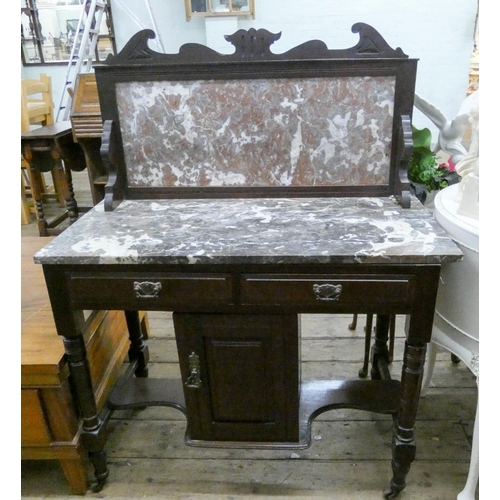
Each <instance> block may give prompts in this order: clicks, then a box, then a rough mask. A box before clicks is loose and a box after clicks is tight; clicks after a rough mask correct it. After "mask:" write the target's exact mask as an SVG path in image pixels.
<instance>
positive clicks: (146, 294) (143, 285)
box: [134, 281, 161, 299]
mask: <svg viewBox="0 0 500 500" xmlns="http://www.w3.org/2000/svg"><path fill="white" fill-rule="evenodd" d="M134 290H135V296H136V297H137V298H138V299H153V298H155V297H159V295H160V290H161V283H160V282H159V281H158V282H153V281H134Z"/></svg>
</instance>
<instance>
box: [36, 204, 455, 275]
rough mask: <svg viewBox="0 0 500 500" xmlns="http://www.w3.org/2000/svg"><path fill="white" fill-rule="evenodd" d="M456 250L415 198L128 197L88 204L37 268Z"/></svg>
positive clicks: (375, 259)
mask: <svg viewBox="0 0 500 500" xmlns="http://www.w3.org/2000/svg"><path fill="white" fill-rule="evenodd" d="M461 256H462V253H461V252H460V250H459V249H458V247H457V246H456V245H455V244H454V243H453V241H452V240H451V239H450V238H449V236H448V235H447V234H446V232H445V231H444V230H443V229H442V228H441V226H439V224H438V223H437V222H436V221H435V220H434V217H433V214H432V212H431V211H430V210H428V209H427V208H425V207H423V206H422V205H421V204H420V203H419V202H418V201H417V200H416V199H414V202H413V206H412V208H410V209H402V208H400V207H399V205H397V204H396V203H395V201H393V200H392V199H391V198H293V199H288V198H287V199H283V198H254V199H248V198H245V199H205V200H200V199H196V200H181V199H172V200H134V201H131V200H128V201H123V202H122V203H121V204H120V205H119V206H118V207H117V208H116V209H115V210H114V211H113V212H104V208H103V203H102V202H101V203H100V204H99V205H97V206H96V207H94V208H93V209H92V210H90V211H89V212H88V213H86V214H85V215H83V216H82V217H81V218H80V219H79V220H78V221H77V222H75V223H74V224H72V225H71V226H70V227H69V228H68V229H66V230H65V231H64V232H63V233H62V234H60V235H59V236H58V237H57V238H55V239H54V240H53V241H52V242H51V243H49V244H48V245H47V246H46V247H44V248H43V249H42V250H40V251H39V252H38V253H37V254H36V255H35V262H37V263H41V264H193V265H194V264H205V263H206V264H242V263H247V264H250V263H254V264H267V263H273V264H279V263H282V264H286V263H295V264H315V263H383V264H395V263H402V264H415V263H442V262H452V261H456V260H460V258H461Z"/></svg>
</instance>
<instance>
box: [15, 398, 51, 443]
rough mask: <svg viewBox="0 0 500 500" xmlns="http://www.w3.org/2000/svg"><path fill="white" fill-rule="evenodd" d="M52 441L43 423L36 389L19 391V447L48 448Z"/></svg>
mask: <svg viewBox="0 0 500 500" xmlns="http://www.w3.org/2000/svg"><path fill="white" fill-rule="evenodd" d="M51 441H52V436H51V435H50V430H49V428H48V426H47V424H46V422H45V414H44V412H43V406H42V401H41V400H40V396H39V392H38V390H37V389H24V390H22V391H21V445H30V446H48V445H49V444H50V442H51Z"/></svg>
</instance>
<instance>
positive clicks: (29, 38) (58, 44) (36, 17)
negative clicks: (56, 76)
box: [21, 0, 116, 65]
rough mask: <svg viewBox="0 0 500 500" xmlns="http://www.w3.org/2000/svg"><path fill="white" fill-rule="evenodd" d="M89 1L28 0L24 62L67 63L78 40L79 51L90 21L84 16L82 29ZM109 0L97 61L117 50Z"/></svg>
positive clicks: (24, 18)
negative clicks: (81, 20)
mask: <svg viewBox="0 0 500 500" xmlns="http://www.w3.org/2000/svg"><path fill="white" fill-rule="evenodd" d="M85 3H87V2H86V0H25V4H26V7H21V59H22V62H23V64H25V65H29V64H52V63H55V64H61V63H66V64H67V62H68V61H69V59H70V57H71V51H72V49H73V45H74V44H75V41H76V45H75V52H74V54H78V49H79V43H80V42H81V38H82V34H83V31H84V28H85V22H87V19H86V18H84V20H83V22H82V25H81V26H80V30H78V24H79V20H80V17H81V14H82V9H83V6H84V4H85ZM108 3H109V2H106V7H105V9H104V12H103V15H102V18H101V23H100V29H99V35H98V39H97V44H96V51H95V54H94V56H93V59H94V60H95V61H104V59H106V57H107V56H108V54H114V53H116V48H115V41H114V35H113V26H112V19H111V9H110V7H109V5H108ZM77 31H79V34H78V33H77Z"/></svg>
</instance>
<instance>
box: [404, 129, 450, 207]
mask: <svg viewBox="0 0 500 500" xmlns="http://www.w3.org/2000/svg"><path fill="white" fill-rule="evenodd" d="M412 131H413V134H412V137H413V153H412V157H411V160H410V166H409V168H408V179H409V180H410V186H411V190H412V192H413V194H415V196H416V197H417V198H418V199H419V200H420V202H421V203H422V204H426V202H427V204H428V203H429V202H431V201H432V199H433V196H434V195H435V193H436V192H437V191H439V190H440V189H443V188H445V187H446V186H449V185H451V184H455V183H457V182H458V181H460V176H459V175H458V174H457V173H456V172H455V166H454V165H453V163H451V160H448V162H447V163H439V162H438V160H437V158H436V154H435V153H434V152H433V151H432V149H431V140H432V134H431V131H430V130H429V129H428V128H424V129H421V130H419V129H417V128H415V127H413V126H412Z"/></svg>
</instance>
